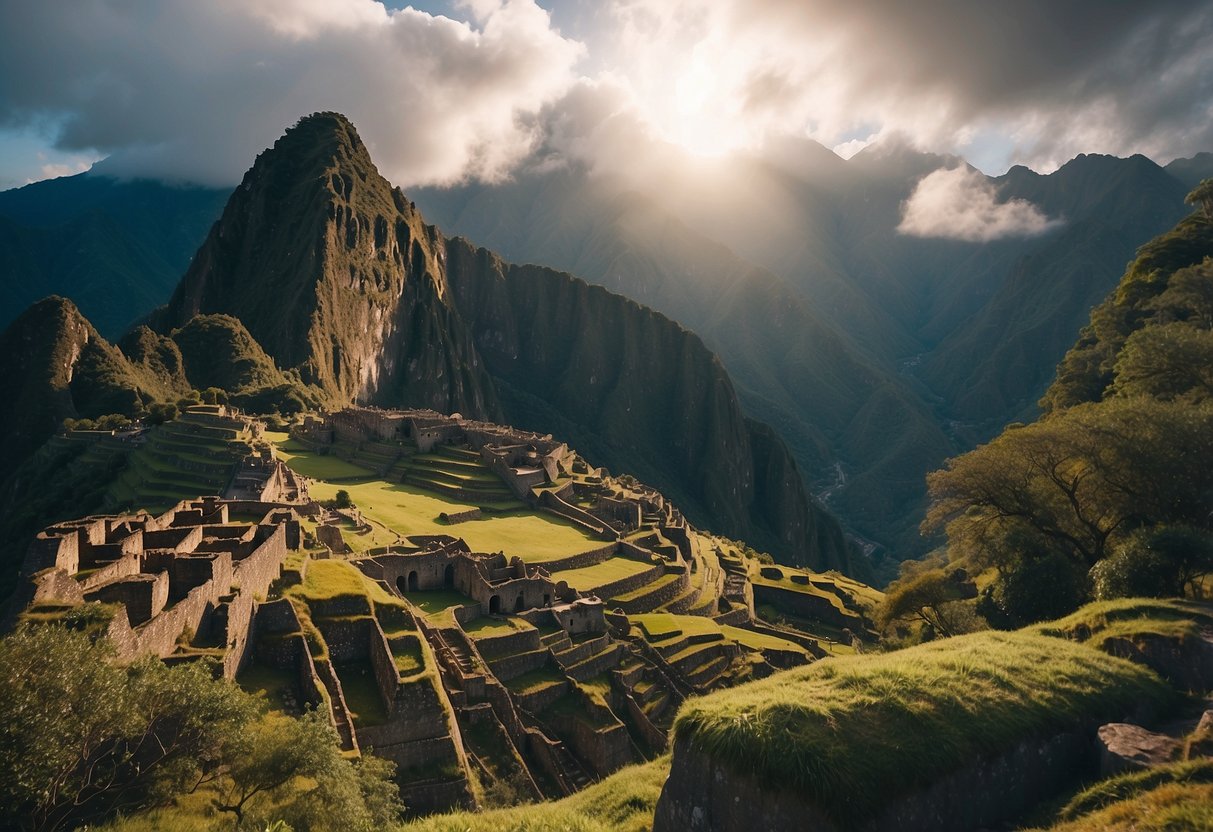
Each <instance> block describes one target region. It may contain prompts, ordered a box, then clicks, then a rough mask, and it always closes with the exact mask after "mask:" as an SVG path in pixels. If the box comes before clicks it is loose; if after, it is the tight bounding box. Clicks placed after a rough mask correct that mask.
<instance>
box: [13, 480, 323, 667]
mask: <svg viewBox="0 0 1213 832" xmlns="http://www.w3.org/2000/svg"><path fill="white" fill-rule="evenodd" d="M234 513H239V514H241V515H242V516H246V517H247V516H256V517H258V518H259V519H257V520H255V521H250V522H245V521H234V520H233V519H232V515H233V514H234ZM300 543H301V529H300V524H299V517H298V515H297V514H296V513H295V511H294V510H293V509H292V508H291V507H289V506H282V505H280V504H275V503H263V502H258V501H230V500H221V499H219V498H216V497H207V498H203V499H200V500H186V501H183V502H181V503H179V504H178V505H176V506H175V507H173V508H171V509H169V510H168V511H166V512H165V513H164V514H161V515H159V516H152V515H150V514H147V513H143V512H139V513H135V514H127V515H113V516H100V517H85V518H83V519H80V520H72V521H68V522H64V523H58V524H55V525H53V526H49V527H47V528H46V529H43V530H42V531H41V532H39V533H38V535H37V536H36V537H35V539H34V541H33V543H32V544H31V545H30V548H29V551H28V553H27V555H26V560H25V565H24V569H23V576H22V577H23V581H22V589H21V590H19V592H18V597H19V599H20V601H19V604H20V606H21V607H22V608H28V610H29V613H31V614H34V615H37V616H40V617H53V616H54V614H55V613H56V612H67V611H70V610H71V609H72V608H74V607H77V606H79V605H81V604H84V603H86V602H92V601H95V602H99V603H101V604H103V605H105V608H104V609H105V610H107V611H108V613H109V615H108V620H107V623H106V624H105V635H106V636H107V637H108V638H109V640H110V641H111V642H112V643H113V644H114V646H115V648H116V649H117V651H118V655H119V657H121V658H124V659H132V658H134V657H136V656H140V655H145V654H149V653H150V654H152V655H155V656H159V657H160V658H162V659H166V660H168V661H192V660H196V659H199V658H203V657H209V658H213V659H216V660H217V661H218V663H219V665H220V666H221V668H222V674H223V675H224V676H225V677H227V678H229V679H232V678H235V676H236V673H237V672H238V671H239V669H240V667H241V666H242V664H243V663H244V661H245V660H246V658H247V649H248V644H249V641H250V637H251V633H252V632H253V629H254V627H255V616H256V607H257V601H256V599H257V597H258V596H260V597H264V596H265V593H266V592H267V591H268V590H269V588H270V585H271V584H272V583H273V582H274V581H275V580H276V579H277V578H278V577H279V574H280V573H281V570H282V564H283V561H284V560H285V559H286V557H287V555H288V553H289V552H291V551H292V550H295V549H298V548H299V546H300Z"/></svg>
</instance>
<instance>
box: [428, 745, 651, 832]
mask: <svg viewBox="0 0 1213 832" xmlns="http://www.w3.org/2000/svg"><path fill="white" fill-rule="evenodd" d="M669 768H670V761H669V758H668V757H662V758H660V759H657V760H654V761H653V762H651V763H646V764H644V765H639V766H628V767H627V768H625V769H622V770H621V771H618V772H616V773H615V774H612V775H611V776H610V777H607V778H606V779H605V780H603V781H602V782H600V783H596V784H594V785H592V786H590V787H589V788H587V789H584V790H583V791H580V792H578V793H577V794H575V795H572V796H570V797H566V798H564V799H562V800H555V801H547V802H545V803H537V804H533V805H529V806H516V807H513V808H510V809H496V810H493V811H488V812H456V813H454V814H449V815H434V816H431V817H428V818H423V819H421V820H418V821H415V822H413V823H410V824H406V825H405V826H404V829H405V830H409V832H557V830H559V832H648V830H649V829H651V828H652V825H653V809H654V807H656V805H657V798H658V797H659V796H660V795H661V786H662V784H663V783H665V778H666V774H667V773H668V772H669Z"/></svg>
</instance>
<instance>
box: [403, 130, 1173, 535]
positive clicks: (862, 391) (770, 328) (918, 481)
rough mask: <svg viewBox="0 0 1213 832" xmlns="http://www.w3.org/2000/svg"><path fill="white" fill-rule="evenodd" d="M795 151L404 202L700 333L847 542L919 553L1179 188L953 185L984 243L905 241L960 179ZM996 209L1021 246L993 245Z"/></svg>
mask: <svg viewBox="0 0 1213 832" xmlns="http://www.w3.org/2000/svg"><path fill="white" fill-rule="evenodd" d="M792 151H793V152H792V153H790V154H788V155H787V156H786V157H785V158H786V159H787V163H785V164H782V165H780V164H774V163H772V162H769V161H767V162H761V161H757V160H750V161H743V162H741V163H739V166H738V167H737V168H734V169H732V170H730V171H728V173H727V174H720V173H717V174H712V173H710V172H705V171H704V169H703V167H702V166H701V165H698V164H696V163H688V164H687V165H685V166H683V167H675V168H673V169H670V170H668V171H666V172H665V173H664V175H663V177H662V178H660V179H657V180H655V181H652V182H650V183H648V184H647V185H643V186H641V187H643V190H638V189H637V187H638V186H637V183H635V182H631V183H628V182H624V181H622V180H620V179H612V178H611V177H609V176H605V175H594V174H592V173H590V172H588V171H585V170H583V169H577V168H565V169H560V170H555V171H536V172H532V173H529V174H520V175H518V176H517V177H515V179H514V180H513V181H511V182H508V183H504V184H500V185H493V186H486V185H478V184H471V185H466V186H464V187H461V188H453V189H423V190H419V191H416V192H415V196H416V199H417V201H418V204H419V205H421V206H422V208H423V209H424V210H425V212H426V214H427V216H429V217H432V218H433V219H434V220H435V221H436V222H437V223H438V224H439V225H440V226H441V227H443V228H445V229H447V230H449V231H451V232H455V233H462V234H467V235H469V236H472V237H475V238H477V239H483V240H486V241H487V242H488V244H489V245H491V246H493V247H495V248H497V249H498V250H500V251H502V252H503V253H504V254H505V255H506V256H508V257H511V258H514V259H517V260H524V261H532V262H539V263H545V264H548V265H552V266H555V267H557V268H565V269H569V270H572V271H575V272H576V273H578V274H581V275H584V276H586V277H587V278H588V279H590V280H594V281H596V282H600V283H602V284H603V285H605V286H607V287H608V288H611V289H612V290H614V291H619V292H621V293H623V294H627V295H630V296H633V297H636V298H638V299H641V300H643V301H644V302H646V303H650V304H652V305H653V306H654V307H656V308H658V309H660V310H662V311H664V312H665V313H666V314H668V315H670V316H671V317H674V318H675V319H676V320H679V321H681V322H682V323H684V324H685V325H687V326H689V327H691V328H692V329H694V330H695V331H696V332H699V333H700V334H701V335H703V337H704V339H705V341H706V342H707V343H708V344H709V346H711V347H712V348H713V349H715V350H716V351H717V352H718V353H719V354H720V356H721V358H722V360H723V361H724V362H725V365H726V366H727V367H728V369H729V371H730V374H731V375H732V376H733V378H734V380H735V382H736V383H737V385H738V389H739V391H740V392H741V394H742V398H743V400H744V402H745V404H746V406H747V407H748V408H749V409H751V410H752V411H753V412H754V413H755V415H756V416H757V417H758V418H761V419H763V420H764V421H767V422H769V423H770V424H772V425H774V426H776V427H777V429H779V430H780V431H781V432H783V433H784V435H785V436H786V437H787V438H788V440H789V443H790V445H791V447H792V448H793V449H794V451H795V453H796V454H797V458H798V460H799V461H800V463H801V466H802V467H803V468H804V469H805V470H806V471H808V472H809V476H810V477H812V478H813V479H814V480H815V481H817V482H818V487H819V489H820V490H821V492H822V493H823V494H824V495H826V496H828V499H829V504H830V506H831V507H832V508H834V509H835V510H836V511H838V513H839V514H840V515H841V516H842V517H843V518H844V519H845V520H846V521H847V522H848V524H849V525H850V526H851V527H852V528H853V529H855V530H856V531H858V532H859V533H860V534H862V535H863V536H865V537H867V538H869V539H871V540H872V541H874V542H878V543H880V544H883V545H885V546H888V547H891V548H893V549H894V550H895V551H897V552H898V553H899V554H902V555H905V554H909V553H912V552H915V551H921V547H922V546H923V543H922V542H921V541H920V540H919V539H918V535H917V522H918V517H920V516H921V508H922V503H921V500H922V496H923V477H924V476H925V474H926V473H927V472H928V471H929V470H932V469H933V468H935V467H937V466H938V465H939V464H940V463H941V462H942V460H943V459H944V458H945V457H946V456H948V455H950V454H951V453H954V452H956V451H958V450H963V449H966V448H968V447H972V445H973V444H974V443H975V442H977V441H980V440H982V439H984V438H986V437H988V436H989V435H990V434H991V433H992V432H993V431H996V430H997V429H998V428H1000V427H1001V426H1002V424H1003V423H1005V422H1007V421H1010V420H1012V419H1016V418H1021V417H1022V416H1024V415H1026V414H1030V413H1032V412H1033V409H1034V407H1035V401H1036V399H1037V398H1038V397H1039V396H1040V394H1041V393H1042V392H1043V391H1044V387H1045V385H1046V384H1047V383H1048V381H1049V379H1050V378H1051V377H1052V371H1053V368H1054V366H1055V365H1056V363H1057V362H1058V361H1059V360H1060V358H1061V356H1062V354H1063V353H1064V352H1065V349H1066V347H1067V346H1068V345H1069V344H1070V343H1072V340H1073V338H1074V336H1075V334H1076V333H1077V331H1078V329H1079V328H1080V327H1081V325H1082V323H1083V322H1084V321H1085V319H1086V316H1087V313H1088V311H1089V309H1090V307H1091V306H1093V305H1094V304H1095V303H1097V302H1098V301H1099V299H1100V298H1102V297H1103V296H1104V295H1105V294H1106V293H1107V291H1108V289H1109V288H1111V287H1112V286H1113V285H1115V282H1116V279H1117V276H1118V275H1119V274H1120V272H1121V271H1122V269H1123V266H1124V263H1125V261H1127V260H1128V259H1129V258H1130V257H1131V256H1132V254H1133V251H1134V249H1135V247H1136V246H1137V245H1140V244H1141V243H1143V242H1144V241H1145V240H1147V239H1149V238H1150V237H1151V236H1152V235H1154V234H1156V233H1158V232H1159V231H1161V230H1163V229H1164V228H1167V227H1169V226H1170V225H1171V224H1173V223H1174V222H1175V220H1176V219H1178V218H1179V217H1180V216H1182V215H1183V214H1184V213H1186V209H1185V207H1184V205H1183V197H1184V194H1185V193H1186V192H1187V185H1186V184H1185V183H1184V182H1181V181H1180V180H1179V179H1177V178H1176V177H1175V176H1172V175H1170V174H1169V173H1168V172H1167V171H1165V170H1164V169H1162V168H1160V167H1159V166H1158V165H1156V164H1154V163H1153V162H1151V161H1149V160H1148V159H1145V158H1144V157H1141V156H1135V157H1133V158H1130V159H1115V158H1112V157H1100V156H1080V157H1078V158H1077V159H1074V160H1073V161H1071V162H1069V163H1067V164H1066V165H1064V166H1062V167H1061V168H1060V169H1059V170H1057V171H1056V172H1054V173H1052V174H1049V175H1040V174H1036V173H1034V172H1032V171H1029V170H1027V169H1026V168H1022V167H1017V168H1014V169H1012V170H1011V171H1009V172H1008V173H1007V174H1006V175H1005V176H1002V177H997V178H993V179H991V178H986V177H983V176H981V175H980V174H978V173H976V172H971V173H969V174H967V176H966V175H964V174H962V175H961V177H962V178H961V183H960V186H959V187H956V186H951V185H950V186H948V190H947V191H946V192H945V193H944V194H943V195H942V198H943V199H946V200H948V202H949V210H951V211H954V212H955V214H948V215H946V216H948V217H949V218H950V219H952V220H953V221H954V220H955V217H956V216H963V215H964V214H965V211H966V209H968V208H971V207H972V206H973V203H974V202H977V203H980V202H981V200H982V199H983V198H985V199H986V200H987V202H988V210H989V211H990V212H991V213H990V216H989V217H988V218H987V219H986V220H985V221H984V222H985V225H984V226H982V227H980V228H978V229H976V231H975V232H974V231H972V230H970V231H966V230H965V229H963V228H961V229H960V230H959V231H957V230H956V229H955V228H954V227H947V226H941V227H940V228H938V229H933V230H931V233H930V234H928V235H925V236H914V235H910V234H906V233H899V228H900V227H901V226H902V225H903V223H904V222H905V218H906V216H907V213H906V212H907V211H908V210H909V209H910V207H911V206H912V203H913V202H914V200H918V199H920V198H921V196H922V194H921V191H922V189H923V188H924V187H925V186H926V185H927V184H929V182H930V180H931V178H932V177H934V176H935V172H937V171H940V170H949V169H957V170H963V169H960V168H956V166H957V165H960V164H961V163H960V162H959V160H955V159H946V158H942V157H938V156H932V155H930V154H923V153H920V152H917V151H914V150H912V149H910V148H908V147H906V146H904V145H899V144H896V143H894V144H892V145H890V146H887V147H871V148H868V149H866V150H864V151H863V152H861V153H859V154H858V155H857V156H855V157H854V158H852V159H851V160H849V161H845V162H844V161H843V160H841V159H839V158H838V157H837V156H835V155H834V154H832V153H829V152H828V151H827V150H825V149H824V148H821V147H820V146H816V145H813V144H812V143H809V142H805V143H802V144H800V145H798V146H795V147H793V148H792ZM1177 164H1178V165H1179V167H1182V164H1181V163H1177ZM1177 169H1178V168H1177ZM1015 200H1022V201H1023V202H1022V203H1016V202H1014V201H1015ZM956 203H959V204H958V205H957V204H956ZM953 205H955V207H952V206H953ZM1008 206H1012V207H1019V208H1020V214H1021V216H1020V217H1019V218H1018V219H1016V220H1015V221H1016V222H1021V223H1022V221H1023V215H1026V216H1028V219H1029V220H1030V221H1033V222H1034V223H1035V224H1034V225H1031V226H1030V227H1028V228H1027V229H1026V230H1025V229H1023V228H1019V227H1015V226H1013V225H1008V223H1009V222H1010V221H1009V220H1008V219H1007V217H1006V213H1007V208H1008ZM996 223H1002V225H1000V226H998V227H995V225H994V224H996ZM964 234H968V236H970V237H973V236H974V234H976V238H974V239H947V238H945V237H946V236H958V235H959V236H963V235H964ZM987 237H990V238H988V239H987ZM836 464H838V465H840V466H841V467H839V468H836V467H835V466H836ZM844 478H845V481H844Z"/></svg>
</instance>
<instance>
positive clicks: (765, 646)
mask: <svg viewBox="0 0 1213 832" xmlns="http://www.w3.org/2000/svg"><path fill="white" fill-rule="evenodd" d="M720 632H722V633H724V637H725V638H730V639H732V640H733V641H735V642H737V643H738V644H744V645H745V646H746V647H749V648H752V649H754V650H791V651H792V652H794V653H801V654H803V653H804V648H803V647H801V646H800V645H799V644H796V643H795V642H792V641H788V640H787V639H784V638H779V637H777V636H768V635H766V634H765V633H756V632H754V631H753V630H746V629H744V628H742V627H731V626H729V625H727V624H724V625H721V627H720Z"/></svg>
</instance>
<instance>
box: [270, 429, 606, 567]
mask: <svg viewBox="0 0 1213 832" xmlns="http://www.w3.org/2000/svg"><path fill="white" fill-rule="evenodd" d="M267 436H269V438H270V439H271V440H272V441H274V443H275V445H276V446H277V448H278V452H279V456H280V457H281V459H282V460H283V461H284V462H286V464H287V465H289V466H290V467H291V469H292V470H294V471H295V472H296V473H299V474H302V475H303V476H306V477H311V478H312V479H313V480H315V482H314V483H313V484H312V486H311V488H310V492H311V494H312V496H313V497H315V498H316V499H318V500H328V499H332V498H334V497H336V496H337V492H338V491H339V490H344V491H348V492H349V494H350V499H352V500H353V501H354V503H355V505H357V507H358V509H359V510H360V511H361V512H362V516H363V517H364V518H365V519H366V520H367V521H369V522H370V523H371V524H372V526H375V527H377V528H374V529H373V531H372V533H371V535H370V539H369V540H367V539H364V540H363V541H362V544H363V547H364V548H369V547H371V546H387V545H389V544H391V543H393V542H395V541H396V538H397V536H404V537H408V536H410V535H417V534H449V535H453V536H455V537H461V538H463V539H464V540H465V541H466V542H467V544H468V546H470V547H471V548H472V550H473V551H477V552H504V553H505V555H506V557H513V556H515V555H516V556H518V557H520V558H522V559H523V560H524V561H526V562H528V563H545V562H547V561H551V560H557V559H560V558H566V557H569V556H571V555H576V554H580V553H582V552H588V551H590V550H592V549H596V548H599V547H601V546H602V542H601V541H598V540H595V539H594V538H592V537H591V536H590V535H589V534H587V533H586V532H584V531H583V530H581V529H580V528H578V527H577V526H575V525H574V524H572V523H570V522H568V521H566V520H563V519H561V518H559V517H555V516H549V515H545V514H537V513H533V512H531V511H530V510H529V509H521V510H517V511H510V512H504V513H487V512H486V513H485V515H484V516H483V517H481V518H480V519H477V520H468V521H466V522H463V523H458V524H450V523H447V522H445V521H443V520H440V519H439V515H440V514H443V513H447V514H453V513H457V512H461V511H466V510H467V509H469V508H474V506H471V505H468V504H467V503H461V502H458V501H456V500H453V499H451V498H445V497H441V496H438V495H437V494H434V493H431V492H429V491H424V490H422V489H421V488H419V487H417V486H414V485H408V484H404V483H390V482H386V481H384V480H381V479H378V478H377V477H375V475H374V474H373V473H372V472H370V471H368V470H367V469H365V468H360V467H358V466H356V465H353V464H352V463H349V462H346V461H345V460H342V459H338V458H337V457H333V456H325V455H320V454H317V453H314V452H312V451H309V450H307V449H305V448H303V447H302V446H301V445H299V444H298V443H295V442H294V441H293V440H290V439H287V438H286V435H285V434H281V433H275V434H267ZM351 542H352V541H351Z"/></svg>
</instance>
